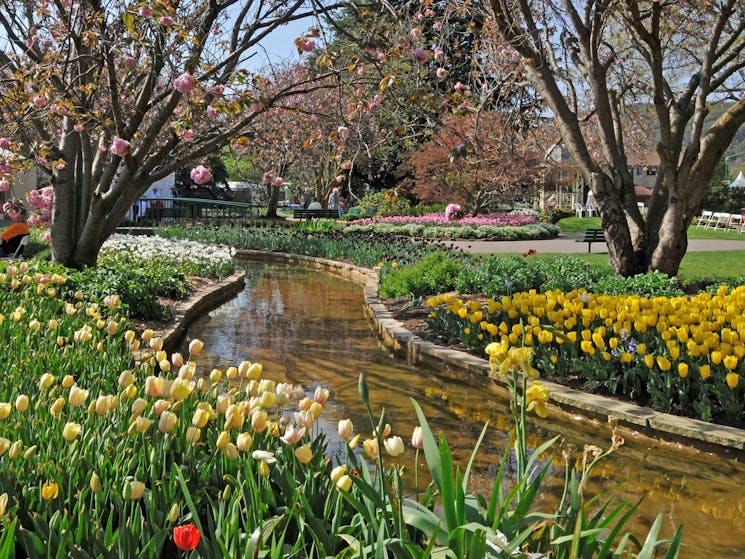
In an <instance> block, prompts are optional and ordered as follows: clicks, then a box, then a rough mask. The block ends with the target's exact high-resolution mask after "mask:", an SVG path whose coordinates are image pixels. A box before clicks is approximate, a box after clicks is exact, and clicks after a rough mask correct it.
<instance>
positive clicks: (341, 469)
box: [331, 464, 347, 484]
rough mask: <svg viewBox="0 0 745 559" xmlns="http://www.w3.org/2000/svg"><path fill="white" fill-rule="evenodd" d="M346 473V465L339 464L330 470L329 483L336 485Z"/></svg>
mask: <svg viewBox="0 0 745 559" xmlns="http://www.w3.org/2000/svg"><path fill="white" fill-rule="evenodd" d="M346 473H347V465H346V464H340V465H339V466H336V468H334V469H333V470H331V483H333V484H336V482H337V481H339V479H340V478H341V476H343V475H345V474H346Z"/></svg>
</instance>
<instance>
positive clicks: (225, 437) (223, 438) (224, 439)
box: [215, 431, 230, 449]
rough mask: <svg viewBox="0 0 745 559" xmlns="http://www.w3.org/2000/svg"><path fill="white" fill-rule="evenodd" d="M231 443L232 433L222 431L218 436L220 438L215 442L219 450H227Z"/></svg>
mask: <svg viewBox="0 0 745 559" xmlns="http://www.w3.org/2000/svg"><path fill="white" fill-rule="evenodd" d="M229 442H230V433H228V432H227V431H222V432H221V433H220V434H219V435H218V437H217V441H216V442H215V446H216V447H217V448H220V449H222V448H225V447H226V446H228V443H229Z"/></svg>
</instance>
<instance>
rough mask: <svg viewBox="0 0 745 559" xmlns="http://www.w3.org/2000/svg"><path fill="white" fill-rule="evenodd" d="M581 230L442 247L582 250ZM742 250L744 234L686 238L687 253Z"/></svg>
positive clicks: (599, 247)
mask: <svg viewBox="0 0 745 559" xmlns="http://www.w3.org/2000/svg"><path fill="white" fill-rule="evenodd" d="M579 237H581V233H562V234H561V235H559V236H558V237H557V238H555V239H548V240H545V241H477V240H473V241H446V242H444V243H443V244H444V245H445V246H452V247H454V248H459V249H461V250H463V251H465V252H469V253H474V254H495V253H508V252H512V253H519V254H523V253H526V252H528V251H529V250H531V249H532V250H535V251H536V252H540V253H546V252H551V253H564V254H569V253H583V252H584V253H586V252H587V243H578V242H575V241H576V239H578V238H579ZM727 250H745V235H743V240H742V241H724V240H719V239H690V240H689V241H688V252H707V251H727ZM592 252H593V253H605V254H607V253H608V247H607V246H606V244H605V243H592Z"/></svg>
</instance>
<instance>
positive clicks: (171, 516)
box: [168, 503, 180, 524]
mask: <svg viewBox="0 0 745 559" xmlns="http://www.w3.org/2000/svg"><path fill="white" fill-rule="evenodd" d="M179 513H180V510H179V506H178V503H173V505H172V506H171V510H170V511H168V522H170V523H171V524H173V523H174V522H176V521H177V520H178V517H179Z"/></svg>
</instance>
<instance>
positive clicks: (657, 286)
mask: <svg viewBox="0 0 745 559" xmlns="http://www.w3.org/2000/svg"><path fill="white" fill-rule="evenodd" d="M591 291H593V292H595V293H604V294H607V295H624V294H628V295H632V294H636V295H639V296H641V297H649V298H652V297H677V296H680V295H684V293H683V290H682V289H681V287H680V284H679V282H678V280H677V279H676V278H671V277H670V276H668V275H666V274H663V273H662V272H647V273H646V274H638V275H636V276H633V277H630V278H625V277H622V276H614V275H608V276H606V277H604V278H601V279H599V280H598V281H597V282H596V283H595V284H594V285H593V286H592V287H591Z"/></svg>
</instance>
